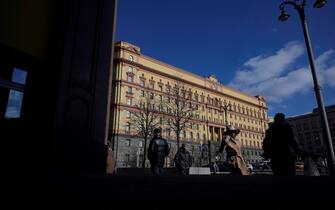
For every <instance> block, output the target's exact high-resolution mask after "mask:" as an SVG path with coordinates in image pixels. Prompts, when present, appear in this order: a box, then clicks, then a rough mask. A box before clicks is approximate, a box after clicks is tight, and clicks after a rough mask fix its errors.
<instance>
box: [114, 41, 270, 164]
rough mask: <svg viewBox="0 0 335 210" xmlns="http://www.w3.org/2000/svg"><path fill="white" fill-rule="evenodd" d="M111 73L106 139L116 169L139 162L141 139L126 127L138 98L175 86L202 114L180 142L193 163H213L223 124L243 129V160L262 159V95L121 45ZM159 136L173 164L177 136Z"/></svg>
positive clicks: (161, 93) (165, 93) (163, 94)
mask: <svg viewBox="0 0 335 210" xmlns="http://www.w3.org/2000/svg"><path fill="white" fill-rule="evenodd" d="M114 70H115V71H114V72H113V78H112V79H113V87H112V88H113V91H112V96H111V97H112V107H111V120H112V123H111V125H112V127H111V128H110V139H111V142H112V145H113V149H114V151H115V154H116V158H117V166H118V167H139V166H140V163H141V160H142V159H143V146H144V143H143V139H141V138H138V137H136V136H134V131H132V130H131V126H130V125H129V117H130V113H131V111H132V110H133V109H134V106H135V105H136V102H137V101H138V100H139V97H141V96H143V93H144V92H150V93H151V94H153V95H155V96H158V97H160V98H164V97H168V96H169V94H170V91H171V87H174V86H175V85H176V84H178V85H182V86H183V88H184V89H185V90H187V91H188V93H189V94H191V98H192V103H193V104H196V105H197V106H198V107H199V110H200V111H199V112H198V113H199V114H197V116H195V117H194V118H193V119H192V125H193V126H192V128H191V129H190V128H189V129H186V130H184V131H183V132H182V135H181V143H184V144H186V146H187V148H188V150H190V152H191V153H192V154H193V156H194V157H195V160H196V161H195V164H204V163H207V164H208V161H209V160H210V159H213V160H214V156H215V154H216V152H217V148H218V146H219V143H220V141H221V139H222V136H223V132H224V130H225V127H226V124H227V123H228V124H232V125H234V126H235V127H237V128H239V129H240V130H241V132H240V134H239V139H240V140H241V142H242V145H243V147H242V153H243V155H244V158H245V159H246V161H247V162H257V161H258V160H260V155H261V153H262V140H263V138H264V134H265V130H266V129H267V124H268V117H267V106H266V102H265V100H264V97H262V96H251V95H248V94H246V93H243V92H240V91H238V90H235V89H232V88H230V87H227V86H224V85H223V84H221V83H220V82H219V81H218V80H217V78H216V77H215V76H214V75H210V76H208V77H202V76H199V75H196V74H193V73H191V72H188V71H186V70H183V69H180V68H177V67H174V66H171V65H169V64H167V63H164V62H161V61H158V60H156V59H154V58H151V57H148V56H145V55H143V54H142V53H141V49H140V47H138V46H136V45H133V44H130V43H127V42H123V41H121V42H118V43H116V49H115V60H114ZM225 110H226V111H225ZM163 137H164V138H166V139H167V140H168V141H169V142H170V144H171V152H170V156H169V157H168V158H167V166H171V165H173V163H172V160H173V156H174V154H175V152H176V150H177V148H176V140H175V139H176V138H175V136H174V135H173V133H172V134H171V133H170V132H165V130H164V129H163ZM209 141H210V144H208V142H209ZM200 145H205V147H200ZM208 145H209V146H208ZM201 148H202V150H201ZM204 148H205V150H203V149H204ZM201 151H202V152H201ZM204 151H205V152H204Z"/></svg>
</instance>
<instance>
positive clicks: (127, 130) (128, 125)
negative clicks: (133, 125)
mask: <svg viewBox="0 0 335 210" xmlns="http://www.w3.org/2000/svg"><path fill="white" fill-rule="evenodd" d="M126 133H130V123H129V122H127V123H126Z"/></svg>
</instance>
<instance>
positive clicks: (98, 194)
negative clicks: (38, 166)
mask: <svg viewBox="0 0 335 210" xmlns="http://www.w3.org/2000/svg"><path fill="white" fill-rule="evenodd" d="M21 181H22V180H21ZM22 183H26V184H25V185H21V186H20V187H19V189H17V190H18V192H20V195H18V196H17V200H18V201H20V202H26V203H25V204H27V207H28V206H29V205H32V207H33V209H50V208H51V209H136V210H137V209H146V210H148V209H170V210H173V209H204V210H207V209H227V208H225V207H227V206H235V208H234V210H235V209H246V208H247V209H293V208H294V209H322V208H326V206H328V205H331V206H330V207H327V209H333V208H334V203H333V199H334V191H335V190H334V189H335V179H334V178H333V177H304V176H296V177H275V176H269V175H267V176H261V175H257V176H231V175H222V176H212V175H202V176H182V175H165V176H152V175H149V174H146V175H141V176H139V175H133V176H124V175H123V176H122V175H99V174H98V175H51V176H46V177H40V178H34V179H33V180H29V182H28V181H25V182H22ZM21 196H22V198H21ZM30 197H32V198H33V199H30ZM20 202H18V203H20ZM268 203H269V204H268ZM45 205H47V206H45ZM218 207H219V208H218Z"/></svg>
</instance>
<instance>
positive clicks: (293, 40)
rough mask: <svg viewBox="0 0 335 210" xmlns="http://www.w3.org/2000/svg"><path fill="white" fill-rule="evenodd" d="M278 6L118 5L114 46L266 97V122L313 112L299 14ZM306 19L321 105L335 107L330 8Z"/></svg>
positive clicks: (272, 0) (216, 2)
mask: <svg viewBox="0 0 335 210" xmlns="http://www.w3.org/2000/svg"><path fill="white" fill-rule="evenodd" d="M281 2H282V1H279V0H253V1H249V0H240V1H222V0H206V1H200V0H183V1H181V0H169V1H157V0H142V1H134V0H120V1H119V4H118V17H117V27H116V40H117V41H119V40H123V41H127V42H130V43H133V44H135V45H138V46H139V47H141V51H142V53H143V54H145V55H148V56H151V57H153V58H155V59H158V60H161V61H164V62H166V63H169V64H171V65H174V66H177V67H180V68H182V69H185V70H188V71H191V72H193V73H196V74H199V75H202V76H207V75H209V74H215V75H216V76H217V77H218V79H219V80H220V81H221V82H222V83H223V84H224V85H227V86H231V87H234V88H236V89H239V90H242V91H245V92H248V93H250V94H252V95H264V96H265V97H266V100H267V102H268V107H269V114H270V115H274V113H276V112H283V113H286V114H287V115H288V116H291V115H298V114H303V113H306V112H311V111H312V109H313V108H315V107H316V106H317V105H316V100H315V95H314V91H313V83H312V79H311V73H310V70H309V63H308V59H307V53H306V49H305V44H304V39H303V34H302V29H301V25H300V22H299V19H298V15H297V12H296V11H295V10H294V9H293V8H290V7H287V9H286V10H287V12H289V13H290V15H291V17H290V18H289V20H288V21H286V22H279V21H278V20H277V18H278V16H279V14H280V11H279V9H278V8H279V4H280V3H281ZM313 3H314V0H307V4H308V5H307V6H306V15H307V21H308V26H309V31H310V36H311V40H312V46H313V50H314V54H315V58H316V60H317V64H318V65H317V66H318V76H319V80H320V82H321V84H322V88H323V96H324V101H325V104H326V105H330V104H335V22H334V21H335V2H334V1H328V3H327V5H326V6H325V7H324V8H321V9H315V8H313Z"/></svg>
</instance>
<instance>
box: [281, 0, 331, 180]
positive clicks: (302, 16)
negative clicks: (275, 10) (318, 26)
mask: <svg viewBox="0 0 335 210" xmlns="http://www.w3.org/2000/svg"><path fill="white" fill-rule="evenodd" d="M326 3H327V1H326V0H317V1H316V2H315V3H314V7H315V8H321V7H323V6H324V5H325V4H326ZM286 5H291V6H293V7H294V8H295V9H296V10H297V11H298V13H299V17H300V21H301V25H302V28H303V32H304V38H305V43H306V48H307V54H308V59H309V64H310V67H311V72H312V78H313V83H314V91H315V96H316V100H317V103H318V108H319V114H320V117H321V122H322V127H323V130H324V136H325V140H326V144H327V146H328V147H327V148H328V167H329V174H330V175H335V155H334V149H333V144H332V139H331V136H330V130H329V125H328V119H327V114H326V110H325V107H324V105H323V104H324V103H323V97H322V94H321V87H320V85H319V82H318V78H317V75H316V70H315V64H314V56H313V52H312V46H311V42H310V38H309V34H308V28H307V22H306V16H305V6H306V0H303V1H302V2H301V3H300V4H299V3H298V2H297V1H294V2H293V1H284V2H283V3H281V4H280V6H279V8H280V10H281V14H280V16H279V18H278V20H279V21H286V20H287V19H288V18H289V17H290V15H289V14H288V13H286V11H285V10H284V9H285V6H286Z"/></svg>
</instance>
